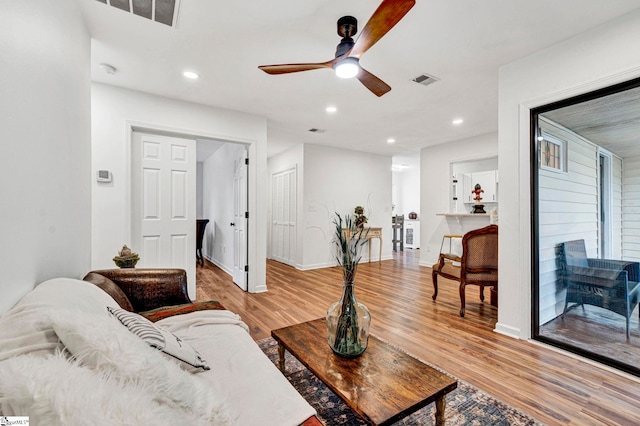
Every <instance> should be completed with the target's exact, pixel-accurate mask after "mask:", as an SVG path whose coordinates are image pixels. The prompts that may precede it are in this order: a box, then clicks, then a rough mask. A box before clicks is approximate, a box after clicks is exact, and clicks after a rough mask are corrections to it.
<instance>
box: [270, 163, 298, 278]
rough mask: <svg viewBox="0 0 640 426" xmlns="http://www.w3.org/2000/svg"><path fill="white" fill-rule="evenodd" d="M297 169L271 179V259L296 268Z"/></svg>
mask: <svg viewBox="0 0 640 426" xmlns="http://www.w3.org/2000/svg"><path fill="white" fill-rule="evenodd" d="M296 194H297V190H296V169H295V168H292V169H289V170H285V171H283V172H280V173H275V174H273V175H272V177H271V215H272V221H271V258H272V259H274V260H277V261H278V262H282V263H286V264H289V265H294V266H295V256H296V217H297V215H296V208H297V207H296V206H297V202H296Z"/></svg>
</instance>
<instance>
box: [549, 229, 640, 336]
mask: <svg viewBox="0 0 640 426" xmlns="http://www.w3.org/2000/svg"><path fill="white" fill-rule="evenodd" d="M560 263H561V265H560V266H561V277H562V280H563V282H564V284H565V286H566V288H567V297H566V300H565V304H564V310H563V312H562V316H563V317H564V315H565V314H566V313H567V312H568V311H570V310H571V309H573V308H575V307H577V306H581V305H592V306H597V307H600V308H603V309H607V310H609V311H612V312H615V313H618V314H620V315H622V316H624V317H625V320H626V330H627V339H629V338H630V337H631V332H630V330H629V319H630V318H631V314H632V313H633V311H634V309H635V308H636V306H638V302H640V284H639V283H638V277H639V276H640V263H638V262H633V261H626V260H614V259H596V258H588V257H587V251H586V249H585V242H584V240H582V239H581V240H574V241H566V242H564V243H561V244H560Z"/></svg>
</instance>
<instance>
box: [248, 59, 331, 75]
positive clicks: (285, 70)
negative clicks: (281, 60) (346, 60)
mask: <svg viewBox="0 0 640 426" xmlns="http://www.w3.org/2000/svg"><path fill="white" fill-rule="evenodd" d="M334 62H335V59H332V60H330V61H327V62H319V63H316V64H280V65H260V66H259V67H258V68H260V69H261V70H262V71H264V72H266V73H267V74H272V75H274V74H289V73H292V72H300V71H311V70H319V69H321V68H331V67H332V66H333V63H334Z"/></svg>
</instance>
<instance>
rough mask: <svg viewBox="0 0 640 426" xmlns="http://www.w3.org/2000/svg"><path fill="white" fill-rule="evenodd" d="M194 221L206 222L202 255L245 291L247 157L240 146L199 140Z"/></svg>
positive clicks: (239, 144) (246, 260)
mask: <svg viewBox="0 0 640 426" xmlns="http://www.w3.org/2000/svg"><path fill="white" fill-rule="evenodd" d="M197 147H198V148H197V149H198V169H199V173H198V195H197V198H198V218H200V219H208V220H209V223H208V224H207V228H206V229H205V235H204V238H203V244H202V252H203V256H204V258H205V259H207V261H209V262H211V263H213V264H214V265H215V266H217V267H218V268H220V269H222V270H223V271H224V272H226V273H227V274H229V275H231V276H232V277H233V278H234V282H235V283H236V284H237V285H238V286H239V287H240V288H242V289H243V290H247V289H248V273H249V272H248V271H247V268H246V267H247V264H248V247H249V245H248V244H247V236H248V235H249V227H248V222H249V220H248V218H247V217H246V216H247V213H248V212H249V208H248V181H249V179H248V177H249V175H248V168H249V165H248V164H247V160H248V154H247V146H246V145H245V144H242V143H234V142H227V141H223V140H212V139H204V138H199V139H198V140H197Z"/></svg>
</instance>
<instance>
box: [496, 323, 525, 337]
mask: <svg viewBox="0 0 640 426" xmlns="http://www.w3.org/2000/svg"><path fill="white" fill-rule="evenodd" d="M493 331H495V332H496V333H500V334H504V335H505V336H509V337H513V338H514V339H519V338H520V329H519V328H517V327H512V326H510V325H506V324H501V323H500V322H498V323H496V328H494V329H493Z"/></svg>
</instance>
